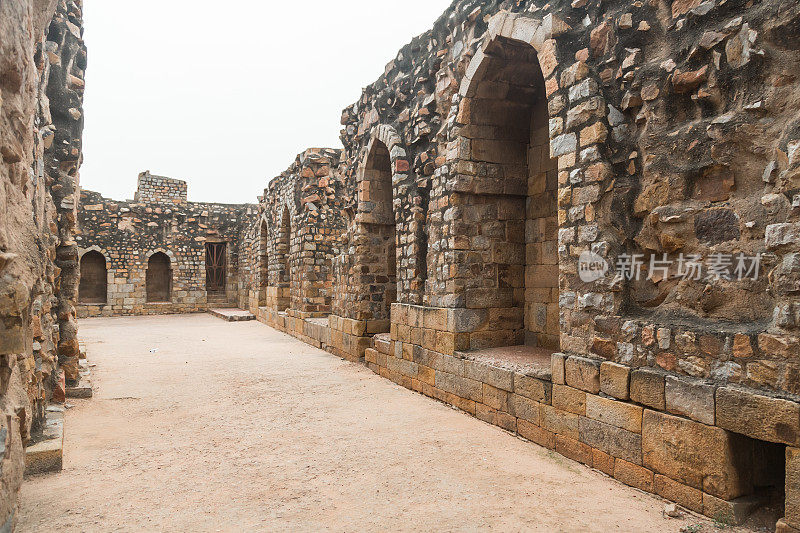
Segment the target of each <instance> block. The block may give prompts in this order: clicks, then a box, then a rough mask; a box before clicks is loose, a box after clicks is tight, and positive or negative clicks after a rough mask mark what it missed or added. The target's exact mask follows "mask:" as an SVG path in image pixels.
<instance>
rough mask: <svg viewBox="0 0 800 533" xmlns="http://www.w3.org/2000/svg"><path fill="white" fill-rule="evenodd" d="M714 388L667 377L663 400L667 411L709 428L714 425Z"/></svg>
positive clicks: (674, 377)
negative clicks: (664, 399) (706, 425)
mask: <svg viewBox="0 0 800 533" xmlns="http://www.w3.org/2000/svg"><path fill="white" fill-rule="evenodd" d="M715 390H716V387H715V386H714V385H710V384H708V383H706V382H703V381H699V380H695V379H691V378H687V377H684V376H680V377H676V376H667V378H666V386H665V398H666V406H667V411H669V412H670V413H673V414H676V415H683V416H686V417H689V418H691V419H692V420H697V421H698V422H702V423H704V424H708V425H710V426H713V425H714V419H715V415H714V392H715Z"/></svg>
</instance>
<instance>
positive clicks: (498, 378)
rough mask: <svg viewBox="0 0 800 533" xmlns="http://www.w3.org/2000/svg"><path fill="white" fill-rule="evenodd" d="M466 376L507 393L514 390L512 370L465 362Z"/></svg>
mask: <svg viewBox="0 0 800 533" xmlns="http://www.w3.org/2000/svg"><path fill="white" fill-rule="evenodd" d="M464 375H465V377H468V378H469V379H474V380H475V381H480V382H482V383H488V384H489V385H491V386H492V387H497V388H498V389H503V390H506V391H513V390H514V375H513V373H512V372H511V371H510V370H505V369H502V368H497V367H493V366H489V365H484V364H481V363H476V362H474V361H469V360H465V361H464Z"/></svg>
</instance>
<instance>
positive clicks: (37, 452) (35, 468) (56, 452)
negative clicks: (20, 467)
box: [25, 405, 64, 476]
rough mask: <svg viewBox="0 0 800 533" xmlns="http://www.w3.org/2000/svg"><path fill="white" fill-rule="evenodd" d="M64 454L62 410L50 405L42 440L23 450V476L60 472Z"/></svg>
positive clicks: (59, 407)
mask: <svg viewBox="0 0 800 533" xmlns="http://www.w3.org/2000/svg"><path fill="white" fill-rule="evenodd" d="M63 453H64V408H63V407H61V406H57V405H51V406H50V407H48V408H47V417H46V421H45V428H44V431H43V435H42V440H40V441H39V442H37V443H36V444H33V445H30V446H28V447H27V448H25V475H26V476H28V475H32V474H44V473H48V472H60V471H61V466H62V460H63Z"/></svg>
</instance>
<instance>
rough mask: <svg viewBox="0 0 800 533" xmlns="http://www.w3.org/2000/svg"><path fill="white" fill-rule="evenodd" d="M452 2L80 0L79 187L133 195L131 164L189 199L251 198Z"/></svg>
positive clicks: (320, 140) (314, 142)
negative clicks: (185, 188)
mask: <svg viewBox="0 0 800 533" xmlns="http://www.w3.org/2000/svg"><path fill="white" fill-rule="evenodd" d="M449 4H450V0H402V1H400V2H398V1H388V0H306V1H304V2H299V1H281V2H275V1H256V0H228V1H227V2H217V1H214V2H212V1H210V0H137V1H136V2H120V1H118V0H86V1H85V2H84V18H85V27H86V30H85V35H84V37H85V40H86V45H87V47H88V54H89V64H88V69H87V73H86V94H85V102H84V111H85V120H86V123H85V130H84V158H85V161H84V164H83V167H81V185H82V187H83V188H85V189H90V190H94V191H98V192H101V193H102V194H103V195H104V196H106V197H110V198H114V199H117V200H124V199H127V198H132V197H133V193H134V190H135V188H136V176H137V175H138V173H139V172H141V171H144V170H150V171H151V172H152V173H153V174H158V175H162V176H169V177H174V178H179V179H184V180H187V181H188V182H189V199H191V200H197V201H214V202H228V203H243V202H255V201H256V196H257V195H259V194H261V193H262V192H263V189H264V187H265V186H266V184H267V183H268V181H269V180H270V179H271V178H273V177H274V176H277V175H278V174H280V172H282V171H283V170H285V169H286V168H287V167H288V166H289V165H290V164H291V163H292V162H293V161H294V157H295V155H296V154H298V153H299V152H301V151H303V150H304V149H306V148H309V147H319V146H330V147H334V148H340V147H341V142H340V141H339V130H340V129H341V127H342V126H341V125H340V124H339V120H340V118H341V111H342V109H344V108H345V107H347V106H348V105H350V104H352V103H353V102H355V101H356V100H357V99H358V98H359V97H360V95H361V89H362V88H363V87H365V86H366V85H369V84H370V83H372V82H373V81H375V80H377V79H378V77H379V76H380V75H381V74H383V70H384V66H385V65H386V63H388V62H389V61H391V60H392V59H394V57H395V56H396V55H397V51H398V50H399V49H400V48H401V47H402V46H403V45H405V44H406V43H408V42H409V41H411V38H412V37H414V36H415V35H418V34H420V33H423V32H424V31H426V30H428V29H429V28H431V27H432V26H433V23H434V21H435V20H436V19H437V18H438V17H439V15H441V14H442V12H443V11H444V10H445V9H446V8H447V7H448V6H449Z"/></svg>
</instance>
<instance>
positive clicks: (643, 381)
mask: <svg viewBox="0 0 800 533" xmlns="http://www.w3.org/2000/svg"><path fill="white" fill-rule="evenodd" d="M664 383H665V379H664V374H662V373H660V372H658V371H657V370H653V369H650V368H640V369H638V370H634V371H633V372H631V400H632V401H634V402H636V403H640V404H642V405H646V406H647V407H652V408H653V409H658V410H659V411H663V410H664V409H665V408H666V399H665V395H664Z"/></svg>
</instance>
